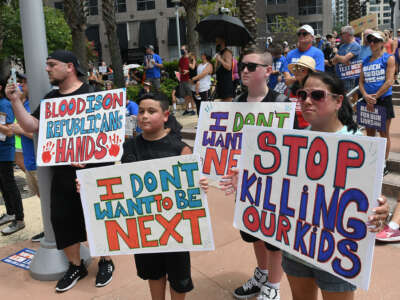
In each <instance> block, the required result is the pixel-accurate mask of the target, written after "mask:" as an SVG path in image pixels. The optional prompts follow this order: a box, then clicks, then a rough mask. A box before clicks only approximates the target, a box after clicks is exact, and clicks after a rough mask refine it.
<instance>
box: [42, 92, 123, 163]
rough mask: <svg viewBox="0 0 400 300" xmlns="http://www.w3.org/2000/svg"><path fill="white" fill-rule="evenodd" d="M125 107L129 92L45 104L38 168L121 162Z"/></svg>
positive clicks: (107, 93) (104, 93)
mask: <svg viewBox="0 0 400 300" xmlns="http://www.w3.org/2000/svg"><path fill="white" fill-rule="evenodd" d="M125 106H126V91H125V89H117V90H109V91H103V92H93V93H88V94H82V95H75V96H69V97H65V98H55V99H46V100H44V101H42V103H41V106H40V128H39V139H38V148H37V149H38V151H37V157H36V161H37V164H38V166H42V167H43V166H56V165H69V164H71V163H83V164H86V163H96V162H109V161H119V160H120V159H121V156H122V144H123V142H124V139H125Z"/></svg>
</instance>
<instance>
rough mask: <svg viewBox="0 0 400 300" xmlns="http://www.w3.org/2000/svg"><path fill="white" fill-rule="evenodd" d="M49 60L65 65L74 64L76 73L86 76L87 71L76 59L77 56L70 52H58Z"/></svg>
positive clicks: (52, 54) (49, 57) (50, 56)
mask: <svg viewBox="0 0 400 300" xmlns="http://www.w3.org/2000/svg"><path fill="white" fill-rule="evenodd" d="M47 59H55V60H59V61H61V62H64V63H73V64H74V67H75V70H76V73H77V74H78V75H85V71H84V70H83V69H82V67H81V65H80V63H79V60H78V59H77V58H76V56H75V54H74V53H72V52H71V51H68V50H56V51H54V52H53V53H51V54H50V55H49V56H48V57H47Z"/></svg>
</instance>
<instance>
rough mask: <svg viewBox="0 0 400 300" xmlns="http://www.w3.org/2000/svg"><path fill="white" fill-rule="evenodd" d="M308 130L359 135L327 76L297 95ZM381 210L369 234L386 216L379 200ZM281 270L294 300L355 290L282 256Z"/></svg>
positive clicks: (346, 297)
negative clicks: (285, 276) (319, 291)
mask: <svg viewBox="0 0 400 300" xmlns="http://www.w3.org/2000/svg"><path fill="white" fill-rule="evenodd" d="M297 95H298V99H299V101H300V103H301V110H302V112H303V117H304V119H305V120H306V121H307V122H308V123H309V124H310V126H309V127H307V129H308V130H312V131H321V132H331V133H338V134H346V135H347V134H348V135H362V133H361V132H360V131H359V130H357V124H356V123H355V122H354V120H353V117H352V108H351V105H350V103H349V101H348V99H347V97H346V94H345V89H344V85H343V82H342V81H341V80H339V79H337V78H336V77H333V76H332V75H330V74H329V73H322V72H321V73H320V72H317V73H311V74H309V75H308V76H307V78H306V79H305V82H304V88H303V89H300V90H298V91H297ZM378 201H379V202H380V206H379V207H377V208H376V209H375V214H374V215H373V216H371V219H370V222H371V228H370V229H369V230H370V231H372V232H377V231H380V230H382V225H383V221H384V220H385V219H386V217H387V215H388V206H387V203H386V199H385V198H384V197H383V196H381V197H380V198H379V199H378ZM282 267H283V270H284V271H285V273H286V275H287V278H288V281H289V284H290V289H291V291H292V297H293V300H305V299H307V300H316V299H317V298H318V288H320V289H321V293H322V297H323V299H324V300H352V299H354V294H355V293H354V291H355V289H356V287H355V286H354V285H352V284H350V283H348V282H346V281H344V280H342V279H340V278H338V277H336V276H334V275H332V274H330V273H327V272H325V271H323V270H321V269H319V268H316V267H314V266H312V265H311V264H308V263H306V262H304V261H302V260H300V259H298V258H296V257H294V256H291V255H289V254H287V253H284V255H283V257H282Z"/></svg>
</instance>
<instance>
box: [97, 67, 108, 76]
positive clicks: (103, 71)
mask: <svg viewBox="0 0 400 300" xmlns="http://www.w3.org/2000/svg"><path fill="white" fill-rule="evenodd" d="M99 72H100V73H101V74H105V73H107V67H106V66H100V67H99Z"/></svg>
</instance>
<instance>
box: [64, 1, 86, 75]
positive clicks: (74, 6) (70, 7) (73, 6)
mask: <svg viewBox="0 0 400 300" xmlns="http://www.w3.org/2000/svg"><path fill="white" fill-rule="evenodd" d="M83 3H84V1H81V0H64V19H65V21H66V22H67V24H68V26H69V28H70V29H71V35H72V52H74V54H75V55H76V57H77V58H78V59H79V61H80V63H81V66H82V67H83V68H84V69H85V70H87V67H88V62H87V50H86V44H87V39H86V34H85V31H86V28H87V26H86V14H85V12H84V10H83V8H84V5H83Z"/></svg>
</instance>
